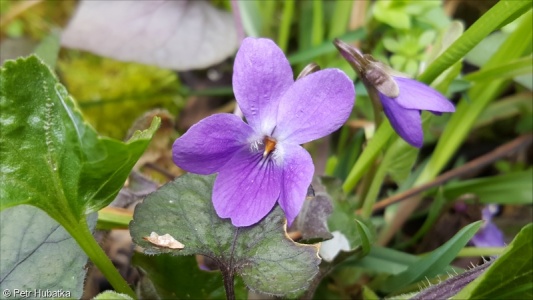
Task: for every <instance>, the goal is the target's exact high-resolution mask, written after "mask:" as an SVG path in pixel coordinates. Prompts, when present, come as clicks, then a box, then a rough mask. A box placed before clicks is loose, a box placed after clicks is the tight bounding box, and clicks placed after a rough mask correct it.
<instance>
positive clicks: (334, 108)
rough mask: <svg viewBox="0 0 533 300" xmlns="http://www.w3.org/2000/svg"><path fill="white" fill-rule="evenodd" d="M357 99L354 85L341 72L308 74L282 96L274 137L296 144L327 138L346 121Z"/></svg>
mask: <svg viewBox="0 0 533 300" xmlns="http://www.w3.org/2000/svg"><path fill="white" fill-rule="evenodd" d="M354 100H355V89H354V85H353V83H352V81H351V80H350V78H348V76H346V74H344V73H343V72H342V71H340V70H338V69H325V70H322V71H318V72H316V73H313V74H310V75H307V76H305V77H304V78H302V79H300V80H298V81H296V82H295V83H294V84H293V85H292V86H291V87H290V88H289V90H288V91H287V92H286V93H285V94H284V95H283V96H282V100H281V102H280V104H279V110H278V118H277V127H276V130H275V132H274V136H275V137H276V138H278V139H280V140H286V141H290V142H291V143H295V144H303V143H307V142H309V141H312V140H316V139H318V138H321V137H323V136H326V135H328V134H330V133H332V132H333V131H335V130H337V129H339V127H340V126H342V124H344V122H346V120H347V119H348V117H349V116H350V113H351V111H352V107H353V104H354Z"/></svg>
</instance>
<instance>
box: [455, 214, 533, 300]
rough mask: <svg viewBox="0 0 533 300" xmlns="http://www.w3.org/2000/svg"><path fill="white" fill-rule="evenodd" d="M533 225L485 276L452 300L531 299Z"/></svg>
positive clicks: (532, 285) (515, 241) (514, 242)
mask: <svg viewBox="0 0 533 300" xmlns="http://www.w3.org/2000/svg"><path fill="white" fill-rule="evenodd" d="M531 253H533V224H531V223H530V224H528V225H526V226H525V227H524V228H522V230H521V231H520V233H518V235H517V236H516V237H515V239H514V240H513V242H512V243H511V244H510V245H509V246H507V248H506V250H505V252H504V253H503V254H502V256H500V257H499V258H497V259H496V261H495V262H494V263H493V264H492V266H490V267H489V269H488V270H487V271H485V273H483V274H482V275H481V276H479V277H478V278H477V279H476V280H475V281H474V282H472V283H470V284H469V285H468V286H466V287H465V288H464V289H463V290H462V291H461V292H459V293H458V294H457V295H455V296H454V297H453V298H452V299H488V298H490V299H531V298H532V297H533V269H532V268H531V265H532V264H533V256H531Z"/></svg>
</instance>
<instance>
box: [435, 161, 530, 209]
mask: <svg viewBox="0 0 533 300" xmlns="http://www.w3.org/2000/svg"><path fill="white" fill-rule="evenodd" d="M532 190H533V170H532V169H528V170H525V171H521V172H514V173H509V174H504V175H498V176H492V177H485V178H475V179H470V180H464V181H460V182H452V183H449V184H447V185H446V186H445V187H444V197H446V198H447V199H449V200H454V199H457V198H458V197H459V196H461V195H464V194H474V195H476V196H477V198H478V199H479V202H480V203H487V204H489V203H499V204H530V203H532V202H533V194H532V193H531V191H532Z"/></svg>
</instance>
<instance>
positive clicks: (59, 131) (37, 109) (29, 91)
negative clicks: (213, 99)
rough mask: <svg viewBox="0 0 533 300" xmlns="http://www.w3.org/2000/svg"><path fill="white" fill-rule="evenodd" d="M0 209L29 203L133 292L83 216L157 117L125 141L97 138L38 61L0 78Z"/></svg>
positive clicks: (124, 169) (97, 204) (130, 159)
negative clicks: (71, 237)
mask: <svg viewBox="0 0 533 300" xmlns="http://www.w3.org/2000/svg"><path fill="white" fill-rule="evenodd" d="M0 110H1V112H2V114H1V116H0V121H1V125H2V127H1V130H0V145H1V148H0V156H1V157H2V185H1V186H0V196H1V198H0V209H1V210H3V209H6V208H8V207H12V206H15V205H20V204H29V205H33V206H36V207H38V208H40V209H42V210H44V211H45V212H46V213H48V215H50V216H51V217H52V218H53V219H55V220H56V221H57V222H59V223H60V224H61V225H63V227H65V229H66V230H67V231H68V232H69V233H70V234H71V235H72V236H73V237H74V239H76V241H77V242H78V243H79V244H80V246H81V247H82V248H83V249H84V250H85V252H86V253H87V254H88V255H89V257H90V258H91V259H92V260H93V262H94V263H95V264H96V265H97V266H98V267H100V269H101V271H102V272H103V273H104V274H106V275H108V276H109V277H108V279H109V280H110V282H111V283H112V284H113V285H114V287H115V288H116V289H117V290H119V291H121V292H124V293H129V294H131V295H132V294H133V292H132V291H131V290H130V289H129V287H128V286H127V284H126V283H125V281H124V280H123V279H122V278H121V277H120V275H119V274H118V273H117V271H116V269H115V268H114V267H113V265H112V264H111V263H110V261H109V260H108V259H107V257H106V256H105V254H104V253H103V251H102V250H101V248H99V246H98V245H97V244H96V242H95V241H94V239H93V238H92V236H91V232H90V231H89V229H88V227H87V224H86V221H85V218H86V214H87V213H90V212H94V211H97V210H99V209H101V208H102V207H104V206H106V205H108V204H109V203H110V202H111V201H112V200H113V199H114V197H115V196H116V195H117V193H118V192H119V190H120V188H121V187H122V185H123V184H124V181H125V180H126V178H127V176H128V174H129V173H130V171H131V169H132V168H133V165H134V164H135V162H136V161H137V160H138V159H139V157H140V156H141V154H142V153H143V152H144V150H145V149H146V147H147V146H148V143H149V142H150V139H151V137H152V135H153V134H154V132H155V131H156V130H157V128H158V127H159V123H160V119H158V118H155V119H154V120H153V122H152V126H151V127H150V128H149V129H148V130H146V131H143V132H141V131H138V132H136V133H135V134H133V136H132V138H131V139H130V140H129V141H128V142H126V143H124V142H120V141H117V140H112V139H108V138H102V137H99V136H98V135H97V133H96V131H94V129H93V128H92V127H90V126H89V125H87V124H86V123H85V121H84V120H83V118H82V115H81V113H80V112H79V110H78V108H77V107H76V105H75V103H74V101H73V99H72V98H71V97H70V96H69V95H68V93H67V91H66V90H65V88H64V87H63V86H62V85H61V84H60V83H59V82H58V80H57V78H56V77H55V76H54V74H53V73H52V71H51V70H50V69H49V67H48V66H46V65H45V64H44V63H43V62H42V61H41V60H39V59H38V58H37V57H36V56H30V57H28V58H23V59H18V60H16V61H8V62H6V63H5V64H4V66H3V67H2V69H1V74H0Z"/></svg>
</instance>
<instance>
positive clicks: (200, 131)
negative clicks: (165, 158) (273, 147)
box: [172, 114, 254, 175]
mask: <svg viewBox="0 0 533 300" xmlns="http://www.w3.org/2000/svg"><path fill="white" fill-rule="evenodd" d="M253 133H254V132H253V129H252V128H251V127H250V126H249V125H248V124H246V123H244V122H243V121H242V120H241V119H240V118H239V117H237V116H235V115H232V114H216V115H212V116H210V117H207V118H205V119H203V120H201V121H200V122H198V123H196V124H195V125H194V126H192V127H191V128H190V129H189V130H188V131H187V132H186V133H185V134H184V135H183V136H181V137H180V138H178V139H177V140H176V141H175V142H174V145H173V146H172V159H173V160H174V163H176V165H178V166H179V167H180V168H182V169H184V170H186V171H189V172H193V173H197V174H204V175H205V174H211V173H215V172H218V170H219V169H220V168H221V167H222V166H224V165H225V164H226V163H227V162H228V161H229V160H230V159H231V158H232V157H233V156H234V155H235V153H236V152H237V151H238V150H240V149H241V148H242V147H245V145H246V144H247V139H248V138H249V137H250V136H252V135H253Z"/></svg>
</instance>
